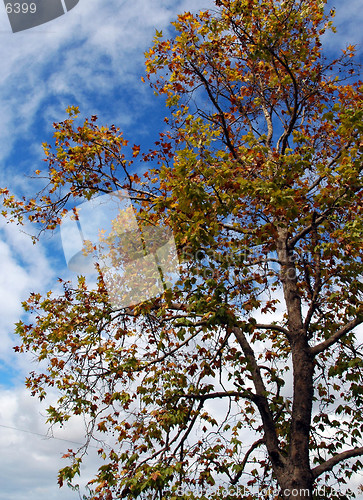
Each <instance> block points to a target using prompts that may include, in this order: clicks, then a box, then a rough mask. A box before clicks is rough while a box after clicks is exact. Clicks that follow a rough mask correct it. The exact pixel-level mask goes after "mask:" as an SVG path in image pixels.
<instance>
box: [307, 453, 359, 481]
mask: <svg viewBox="0 0 363 500" xmlns="http://www.w3.org/2000/svg"><path fill="white" fill-rule="evenodd" d="M361 455H363V446H361V447H360V448H353V449H351V450H347V451H343V452H342V453H337V454H336V455H334V456H333V457H331V458H329V460H327V461H326V462H323V463H322V464H320V465H318V466H317V467H315V468H314V469H313V470H312V473H313V478H314V479H316V478H317V477H319V476H321V475H322V474H324V472H329V471H331V470H332V468H333V467H334V466H335V465H337V464H338V463H339V462H342V461H343V460H347V459H348V458H353V457H359V456H361Z"/></svg>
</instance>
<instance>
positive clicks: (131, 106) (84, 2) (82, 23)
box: [0, 0, 363, 500]
mask: <svg viewBox="0 0 363 500" xmlns="http://www.w3.org/2000/svg"><path fill="white" fill-rule="evenodd" d="M60 1H61V0H60ZM329 5H330V6H331V7H332V6H334V3H333V2H329ZM207 7H213V3H212V2H211V0H175V1H172V0H153V1H151V0H133V1H131V0H130V1H125V0H119V1H116V0H107V1H105V0H80V1H79V3H78V5H76V6H75V7H74V8H73V9H72V10H71V11H70V12H68V13H67V14H65V15H63V16H61V17H58V18H57V19H54V20H53V21H50V22H48V23H46V24H43V25H41V26H38V27H34V28H32V29H29V30H25V31H21V32H17V33H12V31H11V28H10V24H9V20H8V17H7V15H6V12H5V9H4V8H2V5H0V42H1V43H0V60H1V62H2V64H1V66H2V68H1V73H0V82H1V83H0V103H1V113H0V187H4V186H8V187H10V188H11V189H12V190H13V191H15V192H16V193H27V192H28V191H29V186H32V185H33V183H32V181H31V180H30V179H29V178H28V177H27V176H29V175H30V174H31V173H32V172H34V171H35V170H36V169H37V168H42V157H43V156H42V148H41V143H42V142H47V141H49V140H50V138H51V134H52V123H53V122H55V121H60V120H63V119H64V118H65V117H66V114H65V108H66V107H68V106H69V105H76V106H79V107H80V110H81V113H82V115H83V116H91V115H93V114H96V115H98V117H99V121H100V123H105V124H108V125H110V124H112V123H114V124H115V125H116V126H119V127H120V128H121V129H122V130H123V131H124V133H125V137H126V138H128V139H130V141H131V142H132V143H135V144H141V145H148V144H151V143H152V141H153V140H156V138H157V131H158V130H160V129H161V128H162V126H163V122H162V118H163V116H164V104H163V101H162V100H161V99H157V98H155V97H154V95H153V92H152V90H151V89H150V88H149V86H148V85H147V84H143V83H142V82H141V76H142V75H143V74H144V64H143V63H144V56H143V54H144V52H145V51H146V50H147V49H148V48H149V47H150V45H151V42H152V38H153V36H154V34H155V30H156V29H158V30H163V32H164V33H167V32H168V29H170V28H169V23H170V21H172V20H173V19H175V18H176V16H177V14H178V13H181V12H183V11H188V10H191V11H195V10H197V9H202V8H207ZM336 8H337V15H336V19H335V25H336V26H337V28H338V34H337V35H335V36H334V37H331V36H328V37H326V38H325V40H324V44H325V47H326V49H327V50H329V51H333V52H336V51H337V50H338V49H339V48H340V47H342V48H343V47H344V46H345V45H348V44H351V43H353V44H354V43H358V44H359V46H358V50H359V52H360V54H362V47H363V32H362V29H361V26H362V22H363V9H362V8H361V2H360V0H347V1H345V2H340V4H338V3H337V4H336ZM360 60H362V57H361V55H360ZM29 194H30V193H29ZM0 268H1V279H0V336H1V341H0V485H1V487H0V500H23V499H24V498H30V499H36V500H49V499H54V500H58V499H62V500H73V499H77V498H79V495H78V493H77V492H73V491H71V490H69V489H67V488H63V489H61V490H59V488H58V486H57V484H56V482H57V471H58V469H59V468H61V467H64V466H65V465H66V461H65V460H62V459H61V457H62V455H63V453H65V452H66V451H67V449H68V448H69V447H72V446H74V443H82V440H83V425H82V422H80V421H78V420H72V421H71V422H70V423H69V425H67V428H66V429H54V438H51V437H49V436H50V435H49V432H48V426H47V425H46V423H45V419H46V418H45V405H44V404H40V403H39V401H38V400H36V399H34V398H31V396H30V394H29V393H28V392H27V390H26V389H25V387H24V378H25V376H26V374H27V373H28V372H29V371H31V370H33V369H34V364H33V362H32V360H31V359H30V358H29V357H27V356H19V355H16V354H14V352H13V349H12V347H13V346H14V345H16V343H17V339H16V338H15V336H14V334H13V331H14V323H15V322H16V321H18V320H19V318H20V317H21V314H22V309H21V301H23V300H25V299H26V298H27V297H28V294H29V293H30V292H31V291H39V292H45V291H47V290H49V289H53V290H54V289H55V288H56V287H57V277H58V276H62V277H67V273H68V271H67V268H66V262H65V260H64V258H63V256H62V246H61V239H60V235H59V232H58V233H56V234H55V235H54V236H53V237H52V238H44V239H42V240H41V242H40V243H38V244H37V245H33V244H32V241H31V239H30V238H29V236H28V235H26V234H25V233H23V232H21V231H20V230H19V227H17V226H15V225H7V224H6V223H5V222H4V220H0ZM51 397H52V396H51ZM47 403H48V404H49V403H50V401H47ZM30 432H32V433H33V434H32V433H30ZM47 435H48V437H47ZM65 440H68V441H72V442H73V443H69V442H67V441H65ZM97 462H98V459H97V456H96V450H95V449H90V454H89V457H88V460H87V465H86V466H85V468H84V470H83V473H84V481H86V480H87V478H90V477H91V476H92V471H94V470H95V468H96V466H97Z"/></svg>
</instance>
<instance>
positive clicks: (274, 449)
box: [232, 326, 285, 469]
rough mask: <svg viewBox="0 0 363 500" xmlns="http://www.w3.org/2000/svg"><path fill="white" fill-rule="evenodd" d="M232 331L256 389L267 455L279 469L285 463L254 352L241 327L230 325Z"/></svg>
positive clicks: (256, 401) (256, 400)
mask: <svg viewBox="0 0 363 500" xmlns="http://www.w3.org/2000/svg"><path fill="white" fill-rule="evenodd" d="M232 332H233V334H234V336H235V337H236V339H237V342H238V343H239V345H240V346H241V348H242V351H243V354H244V355H245V357H246V359H247V362H248V365H249V366H248V368H249V371H250V373H251V375H252V380H253V384H254V386H255V390H256V396H255V401H254V403H255V404H256V406H257V408H258V410H259V412H260V415H261V418H262V423H263V429H264V434H265V442H266V446H267V450H268V453H269V456H270V458H271V461H272V464H273V467H274V468H277V469H281V468H282V467H284V465H285V459H284V457H283V456H282V454H281V452H280V447H279V441H278V438H277V434H276V428H275V423H274V419H273V416H272V413H271V410H270V407H269V404H268V401H267V390H266V387H265V384H264V382H263V379H262V375H261V371H260V368H259V366H258V364H257V361H256V358H255V354H254V352H253V349H252V348H251V346H250V344H249V343H248V341H247V339H246V336H245V335H244V333H243V331H242V330H241V328H239V327H237V326H234V327H232Z"/></svg>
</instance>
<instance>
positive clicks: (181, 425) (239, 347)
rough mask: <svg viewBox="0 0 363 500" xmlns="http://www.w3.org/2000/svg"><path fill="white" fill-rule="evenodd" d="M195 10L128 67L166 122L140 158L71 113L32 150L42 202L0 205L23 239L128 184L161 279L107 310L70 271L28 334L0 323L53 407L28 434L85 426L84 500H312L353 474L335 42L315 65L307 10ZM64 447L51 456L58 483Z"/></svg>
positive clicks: (285, 5) (75, 454) (359, 394)
mask: <svg viewBox="0 0 363 500" xmlns="http://www.w3.org/2000/svg"><path fill="white" fill-rule="evenodd" d="M215 3H216V10H215V11H209V12H208V11H206V12H199V13H198V14H192V13H189V12H187V13H184V14H181V15H180V16H179V17H178V19H177V20H176V21H175V22H174V23H173V27H174V36H173V37H172V38H169V39H166V38H164V37H163V34H162V33H158V32H157V34H156V37H155V39H154V43H153V46H152V48H151V49H150V50H149V51H148V52H147V53H146V68H147V78H146V80H145V81H146V82H147V83H149V84H150V85H152V87H153V89H154V91H155V93H156V94H160V95H162V96H165V98H166V104H167V107H168V108H169V115H168V117H167V118H166V119H165V122H166V124H164V127H163V130H164V131H163V132H162V133H160V139H159V140H158V141H157V143H156V144H155V148H153V150H151V151H146V152H144V153H142V152H140V148H139V147H138V146H137V145H134V146H131V147H130V145H129V143H128V141H127V140H126V139H124V137H123V134H122V132H121V131H120V130H119V129H118V128H117V127H115V126H110V127H107V126H100V125H98V121H97V117H95V116H93V117H91V118H90V119H86V120H85V121H83V123H80V122H79V121H80V117H79V110H78V108H76V107H70V108H69V109H68V113H69V115H68V118H67V119H66V120H64V121H63V122H61V123H57V124H54V127H55V132H54V138H55V144H54V145H49V144H44V150H45V154H46V162H47V169H45V170H44V171H40V170H37V172H36V173H37V174H38V175H40V176H43V177H45V178H46V179H47V185H46V187H45V188H44V189H43V191H42V192H41V193H39V194H38V195H37V196H35V197H34V198H32V199H24V200H16V199H15V198H14V197H13V196H12V195H11V194H10V193H9V191H8V190H7V189H3V190H2V192H3V195H4V201H3V204H4V214H6V215H7V216H8V217H9V219H13V220H17V221H23V220H24V218H25V217H28V218H29V219H30V220H31V221H33V222H34V223H36V224H38V225H39V227H40V228H41V230H54V229H55V228H56V227H57V226H59V224H60V223H61V220H62V217H63V216H64V214H65V213H67V211H70V212H72V210H73V212H74V213H75V217H77V210H76V208H75V207H76V206H77V204H78V203H79V202H80V200H81V201H85V200H86V201H87V200H91V199H93V198H94V197H96V196H97V195H99V194H104V193H111V192H113V191H118V190H127V191H128V193H129V194H130V198H131V199H132V203H133V207H134V210H135V213H136V218H137V221H138V225H139V227H140V230H141V232H145V231H147V230H148V228H149V229H150V228H153V227H167V228H170V230H172V232H173V235H174V239H175V245H176V249H177V252H178V256H179V260H180V268H179V277H178V278H175V279H174V281H173V282H172V284H170V285H169V286H168V287H165V288H164V291H163V293H161V294H160V295H158V296H157V297H154V298H150V299H149V300H146V301H143V302H142V303H139V304H131V305H130V306H128V307H115V306H114V305H112V304H111V303H110V301H109V297H108V290H107V286H106V283H105V279H104V277H103V276H102V273H100V274H99V277H98V281H97V286H96V288H90V287H89V286H88V285H87V281H86V279H85V278H84V277H83V276H79V278H78V283H77V284H72V283H69V282H63V287H64V293H63V294H62V295H59V294H58V295H56V294H53V293H52V292H49V293H48V294H47V295H46V296H41V295H40V294H38V293H33V294H32V295H31V296H30V297H29V299H28V301H27V302H26V303H24V304H23V305H24V308H25V310H26V311H27V312H29V313H33V314H34V319H33V320H32V321H31V320H29V323H24V322H22V321H20V322H19V323H18V324H17V329H16V332H17V334H18V335H19V336H20V338H21V343H20V345H19V346H18V347H17V348H16V349H17V350H18V351H20V352H25V351H29V352H31V353H33V354H34V355H35V356H36V358H37V359H38V360H43V362H44V360H45V362H46V363H47V366H48V367H47V369H46V370H38V371H34V372H33V373H31V374H30V375H29V377H28V379H27V386H28V387H29V389H30V390H31V392H32V394H33V395H37V396H38V397H39V398H40V399H43V398H45V397H46V393H47V389H48V388H53V387H54V388H56V389H57V390H58V391H59V393H60V397H59V400H58V404H57V405H56V406H55V407H52V406H51V407H50V408H49V409H48V413H49V418H48V421H49V422H50V423H51V424H53V423H56V424H57V423H59V424H62V423H64V422H65V421H67V420H68V419H69V418H71V416H72V415H84V416H85V420H86V422H87V443H86V446H87V445H88V444H89V443H90V442H91V441H92V440H93V439H97V440H99V441H98V442H99V448H100V450H99V454H100V456H101V457H102V458H103V459H104V465H102V466H101V467H100V468H99V471H98V474H97V476H96V477H95V478H94V480H93V483H92V487H93V488H94V492H93V493H92V496H91V497H92V498H93V499H97V500H101V499H104V500H106V499H107V500H111V499H116V498H127V499H132V498H145V499H163V498H165V499H171V500H172V499H179V498H184V499H203V498H208V499H213V498H221V497H225V498H229V499H234V498H236V499H237V498H251V499H253V498H260V497H261V495H260V496H258V495H259V491H261V490H264V493H263V498H282V499H284V500H285V499H292V498H294V499H300V498H313V491H315V492H316V491H317V488H319V486H322V485H324V488H325V496H324V495H323V496H324V498H327V497H329V496H332V495H334V494H337V493H336V492H337V491H338V490H339V491H340V488H341V487H342V485H344V484H346V483H347V482H348V481H349V479H350V478H351V477H352V474H353V473H354V472H357V471H359V470H361V468H362V463H361V462H360V457H361V456H362V455H363V442H362V441H363V440H362V432H363V416H362V403H363V379H362V369H363V361H362V339H360V340H359V336H358V335H357V327H359V325H361V324H362V322H363V306H362V293H363V284H362V274H363V259H362V257H363V246H362V229H363V218H362V193H363V189H362V161H361V152H362V139H361V132H362V128H363V127H362V118H363V109H362V82H360V81H359V79H358V77H357V74H356V66H355V63H354V50H355V49H354V47H353V46H349V47H347V48H344V50H343V51H342V54H341V56H340V57H338V58H336V59H334V60H330V59H328V58H327V56H326V55H325V54H324V53H323V48H322V42H321V38H322V36H323V35H324V33H325V32H326V31H327V30H329V29H330V30H332V31H335V29H334V27H333V25H332V17H333V16H334V12H333V11H331V12H326V10H325V8H326V2H325V1H321V2H316V1H315V0H285V1H277V0H238V1H237V0H216V2H215ZM145 165H147V166H148V170H147V171H146V173H144V174H142V175H141V173H140V170H139V169H140V168H144V167H145ZM149 167H150V168H149ZM144 250H145V249H144ZM41 366H44V365H43V364H42V365H41ZM103 436H104V441H105V442H104V443H102V439H103ZM84 452H85V449H84V448H83V449H81V450H69V452H68V454H67V456H68V457H69V459H70V460H71V463H70V465H69V466H66V467H65V468H63V469H62V470H61V471H60V474H59V483H60V485H62V484H63V482H64V481H67V482H69V483H72V484H73V481H75V476H76V475H77V474H78V473H79V472H80V467H81V463H82V457H83V454H84ZM242 486H243V488H244V489H243V493H242V490H241V488H242ZM348 486H349V483H348ZM352 496H354V495H353V493H342V494H341V498H351V497H352ZM320 497H322V496H320ZM320 497H319V496H318V493H316V494H315V498H320Z"/></svg>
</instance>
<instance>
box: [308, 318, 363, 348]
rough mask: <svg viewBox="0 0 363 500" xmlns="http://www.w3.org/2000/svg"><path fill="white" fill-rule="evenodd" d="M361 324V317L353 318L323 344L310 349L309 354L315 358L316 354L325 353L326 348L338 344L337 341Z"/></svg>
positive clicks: (362, 320)
mask: <svg viewBox="0 0 363 500" xmlns="http://www.w3.org/2000/svg"><path fill="white" fill-rule="evenodd" d="M361 323H363V318H362V317H359V316H358V317H357V318H354V319H353V320H352V321H350V322H349V323H347V324H346V325H344V326H343V327H342V328H340V330H338V331H337V332H335V333H334V334H333V335H331V336H330V337H329V338H328V339H326V340H324V342H321V343H320V344H317V345H316V346H314V347H312V348H311V350H310V351H311V353H312V354H313V355H314V356H316V355H317V354H319V353H321V352H323V351H325V350H326V349H328V347H330V346H332V345H333V344H335V343H336V342H338V340H340V339H341V338H342V337H344V335H346V334H347V333H349V332H351V331H352V330H353V329H354V328H355V327H356V326H358V325H360V324H361Z"/></svg>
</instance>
